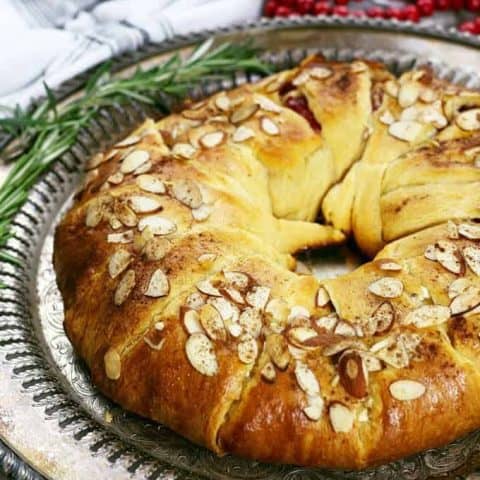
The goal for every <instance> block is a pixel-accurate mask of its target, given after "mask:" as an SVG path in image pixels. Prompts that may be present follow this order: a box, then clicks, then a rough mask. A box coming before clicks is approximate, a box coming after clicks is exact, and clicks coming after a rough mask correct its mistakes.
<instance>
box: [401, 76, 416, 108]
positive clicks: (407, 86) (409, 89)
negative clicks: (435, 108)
mask: <svg viewBox="0 0 480 480" xmlns="http://www.w3.org/2000/svg"><path fill="white" fill-rule="evenodd" d="M419 95H420V87H419V86H418V84H417V83H413V82H408V83H404V84H403V85H400V90H399V92H398V104H399V105H400V106H401V107H402V108H406V107H409V106H410V105H413V104H414V103H415V102H416V101H417V100H418V96H419Z"/></svg>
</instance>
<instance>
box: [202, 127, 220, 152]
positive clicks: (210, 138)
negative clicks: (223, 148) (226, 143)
mask: <svg viewBox="0 0 480 480" xmlns="http://www.w3.org/2000/svg"><path fill="white" fill-rule="evenodd" d="M224 138H225V132H221V131H219V130H217V131H216V132H211V133H206V134H205V135H203V136H202V137H201V138H200V140H199V142H200V144H201V145H202V146H203V147H205V148H214V147H218V145H220V144H221V143H222V142H223V140H224Z"/></svg>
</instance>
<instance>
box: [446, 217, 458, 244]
mask: <svg viewBox="0 0 480 480" xmlns="http://www.w3.org/2000/svg"><path fill="white" fill-rule="evenodd" d="M447 234H448V238H450V239H452V240H457V239H458V238H459V236H458V227H457V226H456V225H455V224H454V223H453V222H452V221H451V220H449V221H448V222H447Z"/></svg>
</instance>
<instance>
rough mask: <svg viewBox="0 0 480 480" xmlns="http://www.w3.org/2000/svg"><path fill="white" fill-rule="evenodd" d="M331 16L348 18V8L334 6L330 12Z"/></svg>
mask: <svg viewBox="0 0 480 480" xmlns="http://www.w3.org/2000/svg"><path fill="white" fill-rule="evenodd" d="M332 13H333V15H338V16H339V17H347V16H348V13H349V11H348V8H347V7H346V6H345V5H336V6H335V7H333V10H332Z"/></svg>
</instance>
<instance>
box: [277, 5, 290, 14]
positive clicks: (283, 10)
mask: <svg viewBox="0 0 480 480" xmlns="http://www.w3.org/2000/svg"><path fill="white" fill-rule="evenodd" d="M292 13H293V10H292V9H291V8H289V7H284V6H283V5H281V6H280V7H277V10H276V11H275V15H277V16H279V17H289V16H290V15H291V14H292Z"/></svg>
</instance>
